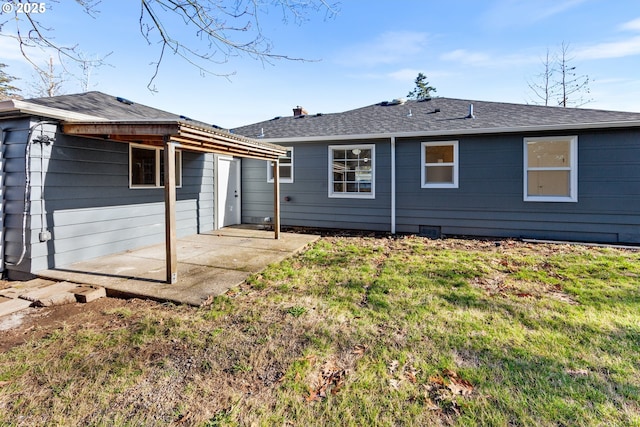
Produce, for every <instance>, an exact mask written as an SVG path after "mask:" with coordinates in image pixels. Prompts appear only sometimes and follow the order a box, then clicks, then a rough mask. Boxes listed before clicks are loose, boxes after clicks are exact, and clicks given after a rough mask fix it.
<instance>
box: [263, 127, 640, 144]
mask: <svg viewBox="0 0 640 427" xmlns="http://www.w3.org/2000/svg"><path fill="white" fill-rule="evenodd" d="M631 127H640V121H624V122H599V123H566V124H557V125H536V126H515V127H498V128H477V129H456V130H439V131H434V130H429V131H413V132H384V133H360V134H352V135H317V136H305V137H284V138H261V139H260V140H261V141H265V142H269V143H273V144H285V143H290V142H324V141H349V140H354V139H389V138H415V137H430V136H436V137H441V136H466V135H487V134H496V133H522V132H545V131H567V130H588V129H617V128H631Z"/></svg>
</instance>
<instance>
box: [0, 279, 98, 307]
mask: <svg viewBox="0 0 640 427" xmlns="http://www.w3.org/2000/svg"><path fill="white" fill-rule="evenodd" d="M104 296H106V291H105V289H104V288H102V287H99V286H90V285H83V284H77V283H71V282H56V281H52V280H46V279H40V278H38V279H33V280H29V281H26V282H14V284H13V286H11V287H9V288H5V289H0V316H6V315H8V314H11V313H15V312H16V311H20V310H22V309H25V308H27V307H32V306H35V307H50V306H55V305H64V304H70V303H74V302H81V303H87V302H91V301H94V300H96V299H98V298H102V297H104Z"/></svg>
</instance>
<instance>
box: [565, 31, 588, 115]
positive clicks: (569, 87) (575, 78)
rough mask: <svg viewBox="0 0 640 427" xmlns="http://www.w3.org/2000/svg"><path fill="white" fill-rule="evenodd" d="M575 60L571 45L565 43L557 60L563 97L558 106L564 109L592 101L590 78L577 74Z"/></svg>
mask: <svg viewBox="0 0 640 427" xmlns="http://www.w3.org/2000/svg"><path fill="white" fill-rule="evenodd" d="M573 59H574V57H572V56H570V49H569V45H568V44H566V43H564V42H563V43H562V46H561V49H560V54H559V56H558V60H557V63H558V73H559V74H560V82H559V83H560V90H561V95H562V96H561V97H560V99H559V100H558V105H560V106H562V107H570V106H573V107H580V106H582V105H585V104H587V103H589V102H591V101H592V99H591V98H590V97H589V94H590V90H589V76H588V75H586V74H578V73H577V72H576V67H575V66H572V65H571V62H572V61H573Z"/></svg>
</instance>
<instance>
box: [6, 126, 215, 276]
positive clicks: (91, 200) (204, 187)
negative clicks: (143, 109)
mask: <svg viewBox="0 0 640 427" xmlns="http://www.w3.org/2000/svg"><path fill="white" fill-rule="evenodd" d="M45 132H48V133H49V134H50V135H51V136H54V135H55V142H54V143H53V144H51V145H49V146H47V145H41V144H39V143H32V144H31V150H30V151H31V153H30V159H29V162H30V169H31V173H30V179H31V194H30V209H29V215H28V216H27V232H26V240H27V243H28V244H27V246H26V248H27V251H26V254H25V257H24V260H23V261H22V262H21V263H20V264H18V265H16V266H11V265H9V264H11V263H15V262H17V261H18V260H19V259H18V258H19V256H20V252H21V250H22V244H21V241H22V238H21V236H22V209H23V202H22V201H23V200H24V198H23V197H22V195H23V194H24V185H25V172H24V170H25V169H24V154H25V143H26V141H27V133H28V132H24V133H21V134H18V133H13V132H12V133H11V135H10V138H9V140H8V141H7V142H6V144H5V156H6V155H7V154H8V155H9V159H10V160H9V161H8V162H7V161H5V166H6V167H5V180H6V182H7V183H9V184H11V187H8V189H7V192H6V194H5V200H6V202H5V212H6V214H7V215H6V217H5V219H6V221H5V226H6V237H5V254H6V255H5V259H6V260H7V262H8V265H7V270H8V271H9V276H10V277H11V276H12V275H13V276H14V277H16V278H17V277H18V276H19V275H20V273H37V272H38V271H41V270H45V269H48V268H53V267H62V266H65V265H69V264H72V263H74V262H77V261H81V260H86V259H91V258H95V257H98V256H103V255H107V254H112V253H116V252H121V251H125V250H128V249H133V248H137V247H141V246H145V245H150V244H155V243H160V242H163V241H164V193H163V189H161V188H154V189H130V188H129V145H128V144H126V143H120V142H112V141H103V140H94V139H86V138H80V137H73V136H67V135H62V134H60V133H55V132H56V127H55V125H47V126H46V127H45ZM36 134H39V129H38V131H37V132H34V135H32V139H33V137H36V136H37V135H36ZM42 156H43V159H42V160H41V157H42ZM213 169H214V160H213V155H212V154H194V153H188V152H183V153H182V187H181V188H178V189H177V204H176V216H177V234H178V236H185V235H189V234H195V233H198V232H203V231H209V230H212V229H213V219H214V217H213V216H214V206H213V205H214V197H213V190H214V188H213V185H214V184H213V183H214V174H213ZM42 228H44V229H46V230H48V231H49V232H50V233H51V236H52V239H51V240H49V241H46V242H40V239H39V233H40V231H41V229H42Z"/></svg>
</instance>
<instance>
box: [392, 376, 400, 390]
mask: <svg viewBox="0 0 640 427" xmlns="http://www.w3.org/2000/svg"><path fill="white" fill-rule="evenodd" d="M399 385H400V381H398V380H396V379H395V378H390V379H389V387H391V388H392V389H394V390H397V389H398V386H399Z"/></svg>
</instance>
